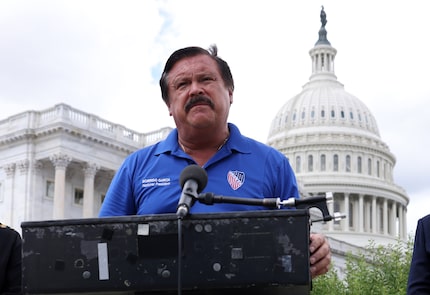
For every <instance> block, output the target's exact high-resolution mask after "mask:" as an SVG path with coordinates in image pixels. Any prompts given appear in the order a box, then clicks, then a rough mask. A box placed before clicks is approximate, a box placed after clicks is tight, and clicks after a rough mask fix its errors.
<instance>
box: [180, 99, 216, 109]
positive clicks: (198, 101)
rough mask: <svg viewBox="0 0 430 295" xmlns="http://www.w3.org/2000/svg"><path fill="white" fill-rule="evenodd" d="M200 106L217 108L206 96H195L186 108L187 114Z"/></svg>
mask: <svg viewBox="0 0 430 295" xmlns="http://www.w3.org/2000/svg"><path fill="white" fill-rule="evenodd" d="M198 104H206V105H208V106H210V107H211V108H212V109H214V108H215V105H214V103H213V102H212V100H211V99H210V98H209V97H207V96H204V95H198V96H194V97H192V98H191V99H190V100H189V101H188V102H187V103H186V104H185V106H184V109H185V112H186V113H188V112H189V111H190V110H191V108H192V107H194V106H195V105H198Z"/></svg>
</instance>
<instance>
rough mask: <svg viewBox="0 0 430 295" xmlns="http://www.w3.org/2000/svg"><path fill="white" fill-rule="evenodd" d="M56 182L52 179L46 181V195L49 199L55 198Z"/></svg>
mask: <svg viewBox="0 0 430 295" xmlns="http://www.w3.org/2000/svg"><path fill="white" fill-rule="evenodd" d="M54 189H55V183H54V182H53V181H52V180H47V181H46V188H45V196H46V197H47V198H49V199H53V198H54Z"/></svg>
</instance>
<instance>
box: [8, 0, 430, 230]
mask: <svg viewBox="0 0 430 295" xmlns="http://www.w3.org/2000/svg"><path fill="white" fill-rule="evenodd" d="M321 5H324V9H325V12H326V14H327V21H328V22H327V25H326V30H327V38H328V40H329V41H330V43H331V45H332V46H333V47H334V48H336V49H337V56H336V59H335V74H336V76H337V78H338V80H339V81H340V82H341V83H342V84H344V86H345V90H346V91H347V92H349V93H350V94H352V95H354V96H356V97H357V98H359V99H360V100H361V101H363V102H364V103H365V104H366V105H367V106H368V108H369V109H370V111H371V112H372V114H373V115H374V116H375V118H376V121H377V123H378V127H379V131H380V136H381V138H382V140H383V141H384V142H385V143H387V145H388V146H389V148H390V151H391V152H392V153H393V154H394V155H395V156H396V160H397V162H396V166H395V168H394V180H395V183H396V184H397V185H399V186H401V187H403V188H404V189H405V190H406V192H407V194H408V196H409V197H410V203H409V205H408V213H407V216H408V233H414V231H415V227H416V223H417V220H418V219H419V218H420V217H422V216H424V215H427V214H430V205H429V203H430V175H429V174H430V173H429V172H428V170H429V167H430V157H429V156H428V152H427V147H428V146H429V145H430V136H428V131H427V130H426V128H429V127H430V108H429V107H430V87H429V86H430V85H429V78H430V74H429V69H430V58H429V56H428V50H429V48H430V46H429V45H430V38H428V35H429V30H430V17H429V16H428V14H429V8H430V2H429V1H427V0H407V1H406V0H378V1H373V0H361V1H352V0H351V1H342V0H320V1H315V0H307V1H302V0H290V1H283V0H265V1H261V0H259V1H257V0H247V1H232V0H218V1H208V0H176V1H173V0H165V1H154V0H144V1H137V0H136V1H133V0H1V1H0V121H1V120H3V119H6V118H8V117H10V116H13V115H15V114H17V113H21V112H24V111H29V110H35V111H40V110H44V109H48V108H51V107H53V106H54V105H56V104H58V103H65V104H68V105H70V106H71V107H73V108H76V109H79V110H82V111H84V112H87V113H91V114H94V115H97V116H99V117H101V118H103V119H105V120H108V121H111V122H113V123H117V124H120V125H123V126H125V127H127V128H130V129H133V130H135V131H137V132H150V131H154V130H157V129H159V128H163V127H166V126H170V127H174V122H173V119H172V118H171V117H170V116H169V114H168V111H167V108H166V106H165V105H164V103H163V101H162V99H161V94H160V90H159V86H158V80H159V77H160V74H161V71H162V68H163V66H164V62H165V61H166V59H167V58H168V56H169V55H170V54H171V53H172V52H173V51H174V50H176V49H179V48H182V47H185V46H191V45H192V46H201V47H204V48H207V47H209V45H211V44H216V45H217V46H218V54H219V56H220V57H222V58H223V59H225V60H226V61H227V62H228V63H229V65H230V68H231V70H232V73H233V77H234V79H235V93H234V102H233V105H232V108H231V110H230V120H229V121H230V122H233V123H235V124H237V125H238V126H239V128H240V129H241V132H242V133H243V134H244V135H247V136H250V137H253V138H255V139H257V140H259V141H262V142H266V141H267V136H268V133H269V128H270V125H271V122H272V119H273V118H274V117H275V115H276V113H277V111H278V110H279V109H280V108H281V107H282V106H283V105H284V104H285V103H286V102H287V101H288V100H289V99H290V98H292V97H294V96H295V95H297V94H299V93H300V92H301V91H302V86H303V85H304V84H305V83H306V82H308V81H309V77H310V75H311V72H312V67H311V60H310V56H309V50H310V49H311V48H313V46H314V45H315V42H316V41H317V40H318V30H319V28H320V25H321V23H320V17H319V14H320V10H321Z"/></svg>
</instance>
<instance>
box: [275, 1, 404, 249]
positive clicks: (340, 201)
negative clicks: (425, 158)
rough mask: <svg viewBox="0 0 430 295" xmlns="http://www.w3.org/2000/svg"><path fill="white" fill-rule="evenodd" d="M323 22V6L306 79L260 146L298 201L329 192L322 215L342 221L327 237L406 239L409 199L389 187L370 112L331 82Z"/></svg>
mask: <svg viewBox="0 0 430 295" xmlns="http://www.w3.org/2000/svg"><path fill="white" fill-rule="evenodd" d="M326 22H327V21H326V15H325V12H324V8H323V9H322V10H321V24H322V25H321V28H320V30H319V39H318V41H317V42H316V44H315V46H314V47H313V48H312V49H311V50H310V51H309V55H310V57H311V61H312V74H311V76H310V78H309V81H308V82H307V83H306V84H305V85H304V86H303V90H302V91H301V92H300V93H299V94H297V95H296V96H294V97H293V98H291V99H289V100H288V101H287V102H286V103H285V105H284V106H283V107H281V109H280V110H279V111H278V113H277V114H276V116H275V118H274V119H273V121H272V124H271V127H270V131H269V136H268V141H267V143H268V144H269V145H271V146H273V147H275V148H276V149H278V150H279V151H281V152H282V153H283V154H285V155H286V156H287V157H288V158H289V160H290V163H291V166H292V167H293V169H294V171H295V173H296V176H297V181H298V184H299V190H300V193H301V196H302V197H307V196H312V195H317V194H322V193H326V192H332V193H333V197H334V198H333V202H332V203H331V204H329V209H330V210H331V212H342V213H345V214H346V216H347V217H346V218H345V219H343V220H341V221H335V222H328V223H326V224H324V225H323V230H324V232H325V234H327V236H329V237H332V238H335V239H338V240H341V241H345V242H348V243H351V244H354V245H358V246H366V245H368V244H369V241H370V240H372V241H374V242H375V243H377V244H393V243H395V242H396V241H397V240H398V239H401V240H406V239H407V230H406V212H407V205H408V202H409V198H408V196H407V194H406V192H405V190H404V189H403V188H401V187H400V186H398V185H396V184H395V183H394V181H393V169H394V166H395V163H396V158H395V156H394V155H393V154H392V153H391V152H390V149H389V147H388V145H387V144H386V143H385V142H384V141H383V140H382V139H381V136H380V134H379V129H378V125H377V123H376V119H375V117H374V116H373V114H372V113H371V112H370V110H369V108H368V107H367V106H366V105H365V104H364V103H363V102H362V101H361V100H360V99H358V98H357V97H355V96H354V95H352V94H350V93H348V92H347V91H345V89H344V85H343V84H342V83H340V82H339V81H338V80H337V77H336V75H335V71H334V69H335V67H334V59H335V56H336V53H337V51H336V49H335V48H334V47H332V46H331V44H330V42H329V41H328V40H327V31H326V29H325V25H326Z"/></svg>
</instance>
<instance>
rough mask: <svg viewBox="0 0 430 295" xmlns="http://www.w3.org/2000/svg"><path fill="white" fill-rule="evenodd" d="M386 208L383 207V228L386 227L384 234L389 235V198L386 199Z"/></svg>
mask: <svg viewBox="0 0 430 295" xmlns="http://www.w3.org/2000/svg"><path fill="white" fill-rule="evenodd" d="M383 206H384V209H383V215H384V216H383V218H382V220H383V223H384V224H383V228H384V235H388V201H387V199H384V205H383Z"/></svg>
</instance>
